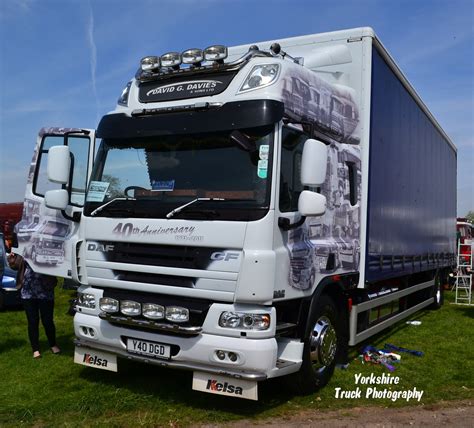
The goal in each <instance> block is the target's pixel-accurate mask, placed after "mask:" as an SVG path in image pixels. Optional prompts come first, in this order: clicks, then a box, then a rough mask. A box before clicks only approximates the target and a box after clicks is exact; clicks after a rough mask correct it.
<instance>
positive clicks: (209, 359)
mask: <svg viewBox="0 0 474 428" xmlns="http://www.w3.org/2000/svg"><path fill="white" fill-rule="evenodd" d="M74 330H75V334H76V338H77V339H76V341H75V343H76V346H82V347H86V348H92V349H97V350H102V351H106V352H111V353H113V354H116V355H119V356H121V357H123V358H127V359H130V360H136V361H141V362H145V363H149V364H155V365H159V366H164V367H170V368H177V369H184V370H192V371H202V372H207V373H213V374H220V375H225V376H230V377H234V378H239V379H247V380H254V381H261V380H265V379H267V378H268V377H273V376H275V374H274V372H275V370H276V369H277V366H278V365H277V354H278V344H277V341H276V339H275V338H266V339H249V338H241V337H226V336H220V335H214V334H207V333H201V334H199V335H198V336H193V337H180V336H173V335H166V334H160V333H155V332H146V331H140V330H135V329H128V328H126V327H124V326H120V327H119V326H115V325H113V324H110V323H109V322H108V321H106V320H103V319H101V318H99V317H97V316H94V315H87V314H84V313H76V315H75V319H74ZM91 333H92V334H91ZM127 338H136V339H143V340H147V341H152V342H157V343H161V344H167V345H171V346H173V345H174V346H175V347H178V349H179V350H178V351H177V353H176V354H175V355H174V356H172V357H171V358H170V359H169V360H165V359H155V358H151V357H147V356H142V355H137V354H132V353H130V352H128V351H127V347H126V339H127ZM217 350H223V351H227V352H234V353H236V354H237V355H238V360H237V361H236V362H231V361H226V362H222V361H219V360H218V359H217V357H216V351H217Z"/></svg>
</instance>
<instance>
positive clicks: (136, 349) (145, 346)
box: [127, 338, 171, 358]
mask: <svg viewBox="0 0 474 428" xmlns="http://www.w3.org/2000/svg"><path fill="white" fill-rule="evenodd" d="M127 351H128V352H133V353H134V354H140V355H147V356H149V357H154V358H170V357H171V346H169V345H164V344H162V343H155V342H148V341H146V340H141V339H133V338H128V339H127Z"/></svg>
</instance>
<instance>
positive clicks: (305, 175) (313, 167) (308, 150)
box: [301, 138, 328, 186]
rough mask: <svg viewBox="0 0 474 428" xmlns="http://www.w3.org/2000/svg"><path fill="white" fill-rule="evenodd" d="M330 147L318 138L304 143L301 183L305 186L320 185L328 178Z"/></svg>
mask: <svg viewBox="0 0 474 428" xmlns="http://www.w3.org/2000/svg"><path fill="white" fill-rule="evenodd" d="M327 161H328V147H327V146H326V144H324V143H322V142H321V141H318V140H313V139H311V138H310V139H308V140H306V142H305V143H304V148H303V157H302V160H301V183H302V184H303V186H319V185H320V184H322V183H324V181H325V180H326V169H327Z"/></svg>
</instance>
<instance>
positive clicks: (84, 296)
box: [77, 293, 95, 309]
mask: <svg viewBox="0 0 474 428" xmlns="http://www.w3.org/2000/svg"><path fill="white" fill-rule="evenodd" d="M77 305H78V306H82V307H83V308H89V309H95V296H94V295H93V294H89V293H78V294H77Z"/></svg>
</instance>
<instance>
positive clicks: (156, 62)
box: [140, 56, 160, 71]
mask: <svg viewBox="0 0 474 428" xmlns="http://www.w3.org/2000/svg"><path fill="white" fill-rule="evenodd" d="M140 65H141V68H142V70H143V71H154V70H158V69H159V68H160V57H158V56H146V57H145V58H142V59H141V61H140Z"/></svg>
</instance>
